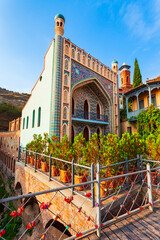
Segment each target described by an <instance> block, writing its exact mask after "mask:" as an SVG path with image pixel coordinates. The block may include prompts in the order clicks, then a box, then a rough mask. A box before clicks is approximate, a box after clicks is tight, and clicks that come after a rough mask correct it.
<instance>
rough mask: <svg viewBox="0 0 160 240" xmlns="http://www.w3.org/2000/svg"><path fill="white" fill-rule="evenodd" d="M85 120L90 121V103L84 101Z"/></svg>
mask: <svg viewBox="0 0 160 240" xmlns="http://www.w3.org/2000/svg"><path fill="white" fill-rule="evenodd" d="M84 119H88V101H87V100H85V101H84Z"/></svg>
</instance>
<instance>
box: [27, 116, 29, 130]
mask: <svg viewBox="0 0 160 240" xmlns="http://www.w3.org/2000/svg"><path fill="white" fill-rule="evenodd" d="M28 125H29V117H28V116H27V122H26V129H28Z"/></svg>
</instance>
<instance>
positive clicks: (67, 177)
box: [59, 135, 72, 183]
mask: <svg viewBox="0 0 160 240" xmlns="http://www.w3.org/2000/svg"><path fill="white" fill-rule="evenodd" d="M59 152H60V153H59V157H60V158H61V159H65V160H68V161H71V159H72V148H71V143H70V142H69V141H68V137H67V135H65V136H64V137H63V139H62V142H61V143H59ZM60 180H61V181H62V182H63V183H67V182H70V181H71V164H66V163H65V164H64V162H60Z"/></svg>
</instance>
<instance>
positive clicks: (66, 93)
mask: <svg viewBox="0 0 160 240" xmlns="http://www.w3.org/2000/svg"><path fill="white" fill-rule="evenodd" d="M67 101H68V92H67V90H65V91H64V102H67Z"/></svg>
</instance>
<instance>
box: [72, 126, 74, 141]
mask: <svg viewBox="0 0 160 240" xmlns="http://www.w3.org/2000/svg"><path fill="white" fill-rule="evenodd" d="M71 143H74V128H73V126H72V129H71Z"/></svg>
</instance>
